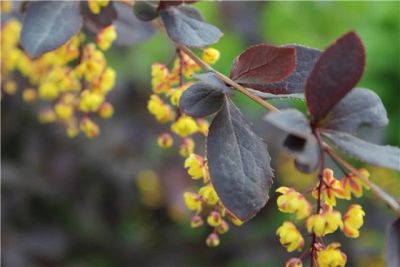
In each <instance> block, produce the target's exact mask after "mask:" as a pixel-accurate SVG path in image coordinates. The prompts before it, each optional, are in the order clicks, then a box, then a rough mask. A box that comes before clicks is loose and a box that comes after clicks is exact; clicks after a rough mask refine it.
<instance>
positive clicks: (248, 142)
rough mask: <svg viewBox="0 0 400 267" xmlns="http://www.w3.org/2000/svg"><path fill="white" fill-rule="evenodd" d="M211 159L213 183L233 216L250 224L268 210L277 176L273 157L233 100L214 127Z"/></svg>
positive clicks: (209, 143)
mask: <svg viewBox="0 0 400 267" xmlns="http://www.w3.org/2000/svg"><path fill="white" fill-rule="evenodd" d="M207 158H208V166H209V169H210V176H211V182H212V184H213V186H214V188H215V190H216V192H217V194H218V196H219V198H220V199H221V201H222V203H223V204H224V206H225V207H226V208H227V209H228V210H229V211H230V212H231V213H233V214H234V215H235V216H236V217H238V218H239V219H240V220H242V221H247V220H249V219H250V218H252V217H253V216H254V215H255V214H256V213H257V212H258V211H259V210H260V209H261V208H262V207H264V205H265V203H266V202H267V200H268V191H269V189H270V187H271V184H272V177H273V171H272V169H271V167H270V161H271V157H270V156H269V153H268V151H267V147H266V145H265V143H264V142H263V141H262V140H261V138H259V137H258V136H257V135H256V134H255V133H254V132H253V131H252V130H251V129H250V126H249V124H248V123H247V121H246V120H245V119H244V117H243V115H242V114H241V112H240V111H239V109H238V108H237V107H236V106H235V105H234V104H233V103H232V102H231V100H230V99H229V98H226V101H225V102H224V105H223V108H222V110H221V111H220V112H218V114H217V116H216V117H215V118H214V121H213V122H212V124H211V126H210V130H209V133H208V138H207Z"/></svg>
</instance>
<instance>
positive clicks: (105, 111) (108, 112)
mask: <svg viewBox="0 0 400 267" xmlns="http://www.w3.org/2000/svg"><path fill="white" fill-rule="evenodd" d="M98 114H99V116H100V117H101V118H103V119H108V118H110V117H111V116H112V115H113V114H114V108H113V106H112V105H111V104H110V103H108V102H104V103H103V104H101V106H100V108H99V111H98Z"/></svg>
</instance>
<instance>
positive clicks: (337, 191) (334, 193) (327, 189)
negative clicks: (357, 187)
mask: <svg viewBox="0 0 400 267" xmlns="http://www.w3.org/2000/svg"><path fill="white" fill-rule="evenodd" d="M322 179H323V184H322V186H321V195H322V197H323V200H324V203H325V204H327V205H329V206H336V198H342V199H344V198H346V193H345V191H344V189H343V187H342V184H341V182H340V180H337V179H336V178H335V177H334V176H333V171H332V170H331V169H328V168H326V169H324V171H323V178H322ZM318 186H319V185H317V187H316V188H314V190H313V192H312V195H313V197H315V198H318Z"/></svg>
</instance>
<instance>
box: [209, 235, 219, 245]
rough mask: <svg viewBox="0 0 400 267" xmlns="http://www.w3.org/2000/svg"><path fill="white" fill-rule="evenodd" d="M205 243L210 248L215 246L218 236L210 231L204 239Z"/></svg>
mask: <svg viewBox="0 0 400 267" xmlns="http://www.w3.org/2000/svg"><path fill="white" fill-rule="evenodd" d="M206 244H207V246H209V247H210V248H213V247H217V246H218V245H219V236H218V235H217V234H216V233H211V234H210V235H209V236H208V237H207V239H206Z"/></svg>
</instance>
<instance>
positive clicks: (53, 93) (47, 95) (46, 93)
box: [39, 82, 60, 100]
mask: <svg viewBox="0 0 400 267" xmlns="http://www.w3.org/2000/svg"><path fill="white" fill-rule="evenodd" d="M59 93H60V92H59V90H58V89H57V86H56V85H55V84H54V83H50V82H45V83H42V84H41V85H40V87H39V97H40V98H42V99H45V100H54V99H56V98H57V97H58V95H59Z"/></svg>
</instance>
